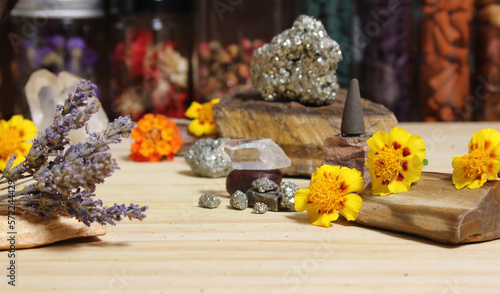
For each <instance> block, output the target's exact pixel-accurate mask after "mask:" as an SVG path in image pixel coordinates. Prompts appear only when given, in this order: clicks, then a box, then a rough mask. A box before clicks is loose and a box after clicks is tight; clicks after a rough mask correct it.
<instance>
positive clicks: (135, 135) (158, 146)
mask: <svg viewBox="0 0 500 294" xmlns="http://www.w3.org/2000/svg"><path fill="white" fill-rule="evenodd" d="M130 137H131V138H132V139H134V140H135V142H134V143H133V144H132V154H130V158H131V159H132V160H134V161H160V160H162V159H164V158H166V159H167V160H169V161H171V160H173V159H174V156H175V154H177V152H178V151H179V149H181V147H182V144H183V143H184V141H182V139H181V137H179V129H177V128H176V127H175V122H173V121H171V120H169V119H167V117H166V116H165V115H162V114H156V115H155V114H151V113H148V114H146V115H144V117H143V118H142V119H140V120H139V121H138V122H137V128H135V129H133V130H132V134H131V136H130Z"/></svg>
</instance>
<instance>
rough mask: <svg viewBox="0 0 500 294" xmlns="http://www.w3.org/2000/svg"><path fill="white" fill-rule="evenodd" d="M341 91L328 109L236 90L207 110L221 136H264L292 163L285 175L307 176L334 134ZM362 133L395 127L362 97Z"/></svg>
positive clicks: (342, 98) (393, 121) (380, 108)
mask: <svg viewBox="0 0 500 294" xmlns="http://www.w3.org/2000/svg"><path fill="white" fill-rule="evenodd" d="M346 93H347V91H346V90H345V89H340V90H339V92H338V93H337V100H335V102H334V103H333V104H331V105H328V106H322V107H312V106H311V107H306V106H304V105H302V104H299V103H297V102H267V101H264V100H263V98H262V97H261V96H260V94H259V93H258V92H257V91H255V89H253V88H251V87H248V86H240V87H237V88H235V89H233V90H232V91H231V92H229V93H228V94H227V95H226V96H225V97H224V98H223V99H222V100H221V102H220V103H218V104H216V105H215V106H214V108H213V114H214V118H215V123H216V125H217V130H218V131H219V135H220V136H222V137H229V138H232V139H241V138H270V139H272V140H273V141H275V142H276V144H278V145H279V146H280V147H281V148H283V150H284V151H285V153H286V154H287V155H288V157H290V159H291V160H292V165H291V166H290V167H288V168H286V169H284V170H283V173H284V174H285V175H289V176H292V175H302V176H310V175H311V174H312V173H313V172H314V171H315V170H316V168H317V167H319V166H321V163H322V159H323V146H324V141H325V139H326V137H328V136H330V135H337V134H338V133H339V132H340V124H341V119H342V112H343V109H344V103H345V97H346ZM362 104H363V111H364V116H365V118H364V119H365V126H366V132H367V133H375V132H376V131H379V130H383V131H390V130H391V129H392V128H393V127H395V126H396V125H397V120H396V117H395V116H394V114H393V113H392V112H390V111H389V110H388V109H387V108H385V107H384V106H382V105H380V104H376V103H373V102H370V101H368V100H365V99H362Z"/></svg>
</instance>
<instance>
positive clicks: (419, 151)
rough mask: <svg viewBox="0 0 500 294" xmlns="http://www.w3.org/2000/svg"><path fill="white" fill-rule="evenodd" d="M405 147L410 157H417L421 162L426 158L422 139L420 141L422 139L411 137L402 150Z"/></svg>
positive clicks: (415, 136)
mask: <svg viewBox="0 0 500 294" xmlns="http://www.w3.org/2000/svg"><path fill="white" fill-rule="evenodd" d="M405 147H407V148H408V150H409V153H410V155H413V156H417V157H418V158H419V160H420V161H422V162H423V160H424V158H425V157H426V156H427V151H426V149H425V143H424V139H422V137H420V136H417V135H412V136H411V137H410V138H409V139H408V141H406V143H405V144H404V147H403V148H405ZM407 156H408V155H407Z"/></svg>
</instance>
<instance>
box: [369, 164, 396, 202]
mask: <svg viewBox="0 0 500 294" xmlns="http://www.w3.org/2000/svg"><path fill="white" fill-rule="evenodd" d="M368 172H369V173H370V177H371V179H372V194H373V195H379V196H387V195H389V194H391V191H390V190H389V187H388V184H384V183H383V181H384V180H383V179H382V177H377V176H376V175H375V174H373V173H374V171H373V169H370V170H368Z"/></svg>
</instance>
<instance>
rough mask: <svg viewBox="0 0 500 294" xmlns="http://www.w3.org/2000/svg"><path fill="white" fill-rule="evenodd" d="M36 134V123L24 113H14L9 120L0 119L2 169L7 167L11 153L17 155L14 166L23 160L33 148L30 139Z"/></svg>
mask: <svg viewBox="0 0 500 294" xmlns="http://www.w3.org/2000/svg"><path fill="white" fill-rule="evenodd" d="M35 136H36V127H35V124H34V123H33V122H32V121H31V120H29V119H24V118H23V116H22V115H14V116H12V118H11V119H10V120H9V121H5V120H3V119H2V120H0V171H1V170H3V169H4V168H5V165H6V163H7V161H8V160H9V159H10V156H11V155H15V156H17V158H16V160H15V161H14V166H16V165H17V164H19V163H21V162H22V161H23V160H24V157H23V155H25V154H27V153H28V151H29V150H30V148H31V145H32V143H31V141H30V140H31V139H33V138H34V137H35Z"/></svg>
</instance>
